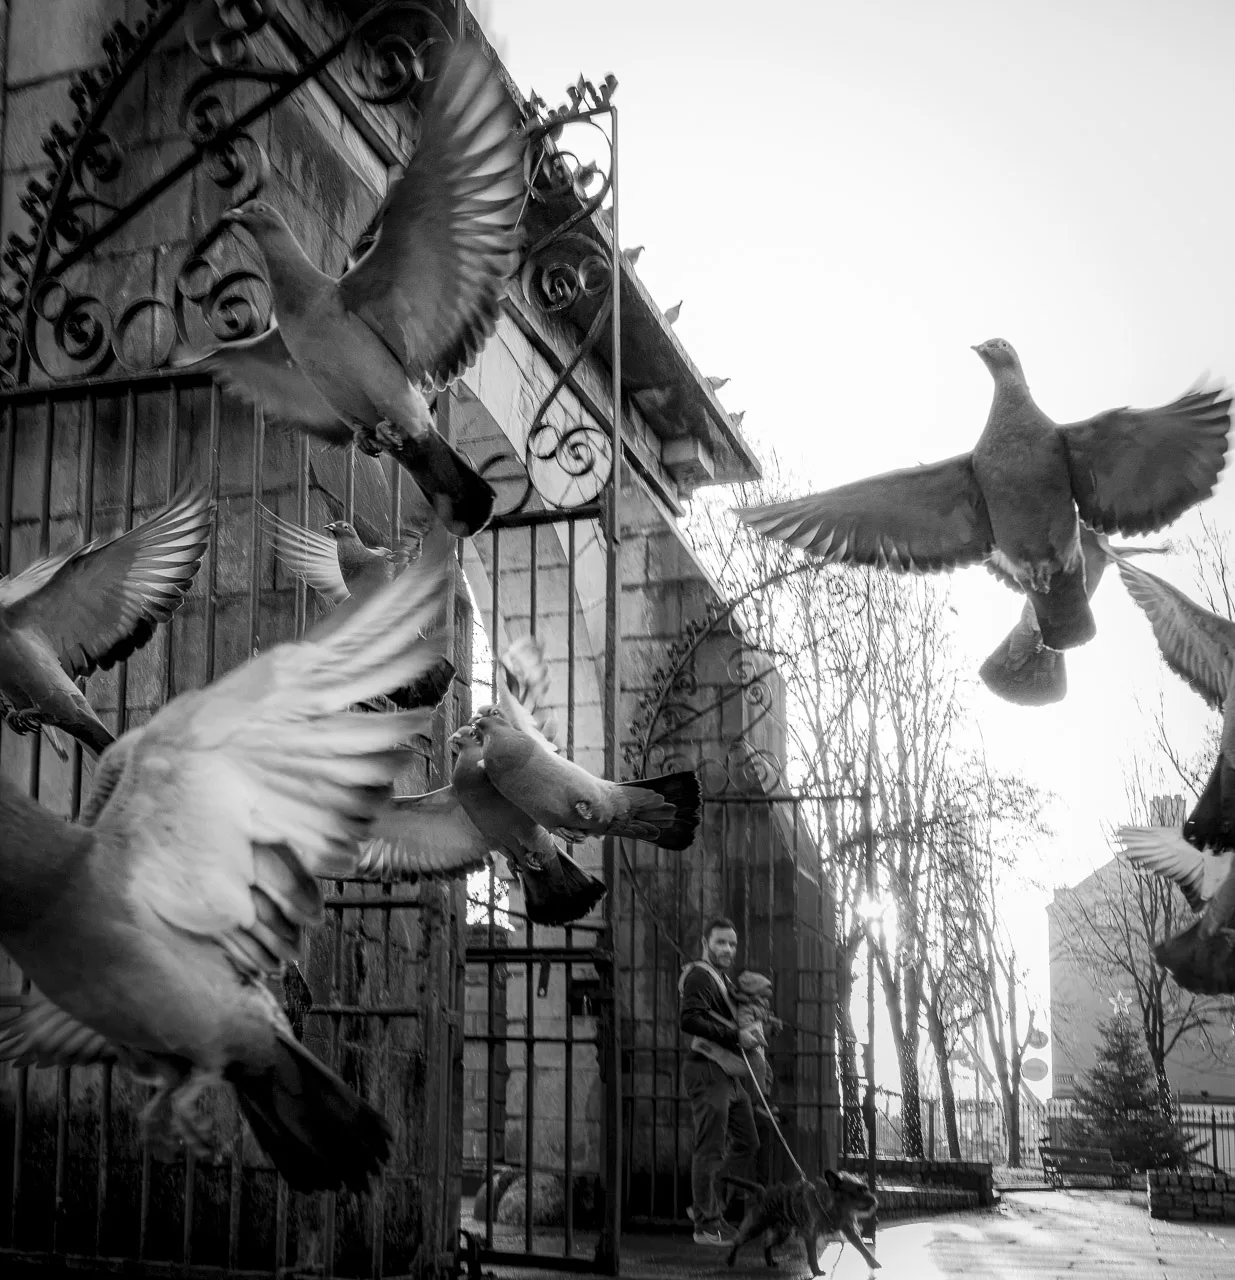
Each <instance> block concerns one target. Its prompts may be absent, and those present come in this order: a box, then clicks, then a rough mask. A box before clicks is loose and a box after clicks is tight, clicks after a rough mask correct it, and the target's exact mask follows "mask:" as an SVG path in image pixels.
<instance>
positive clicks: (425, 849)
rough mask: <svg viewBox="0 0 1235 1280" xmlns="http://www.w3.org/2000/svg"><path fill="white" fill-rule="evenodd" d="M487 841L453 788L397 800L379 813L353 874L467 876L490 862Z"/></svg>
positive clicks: (373, 876)
mask: <svg viewBox="0 0 1235 1280" xmlns="http://www.w3.org/2000/svg"><path fill="white" fill-rule="evenodd" d="M488 854H489V842H488V841H487V840H486V839H485V838H484V836H483V835H481V833H480V832H479V831H478V830H477V829H476V827H475V825H474V824H473V823H472V820H471V819H470V818H469V817H468V816H467V814H466V813H465V812H464V810H463V806H462V805H461V804H460V803H459V798H458V796H457V795H456V794H455V790H454V788H453V787H442V788H441V789H440V790H437V791H430V792H428V793H427V794H426V795H423V796H398V797H396V798H395V799H393V800H391V801H390V802H389V803H388V804H387V805H386V806H385V807H384V808H383V809H382V811H381V812H380V813H379V814H378V816H377V820H376V821H375V822H374V824H373V830H372V833H371V839H370V840H369V842H368V844H366V845H365V848H364V851H363V856H362V857H361V860H360V865H359V866H358V867H357V869H356V874H357V875H360V876H363V877H365V878H366V879H371V880H385V881H393V880H404V881H406V880H416V879H418V878H419V877H421V876H442V875H445V876H454V875H465V874H466V873H468V872H469V871H479V870H481V869H482V868H483V867H485V866H486V865H487V863H488Z"/></svg>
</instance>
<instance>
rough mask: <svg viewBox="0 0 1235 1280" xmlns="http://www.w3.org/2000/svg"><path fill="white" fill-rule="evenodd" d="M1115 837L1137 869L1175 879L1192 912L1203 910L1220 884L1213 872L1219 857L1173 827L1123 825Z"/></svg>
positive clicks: (1121, 851) (1124, 853) (1125, 856)
mask: <svg viewBox="0 0 1235 1280" xmlns="http://www.w3.org/2000/svg"><path fill="white" fill-rule="evenodd" d="M1115 837H1116V839H1117V840H1118V841H1119V843H1120V850H1119V852H1120V853H1121V854H1122V855H1123V857H1124V858H1126V859H1127V860H1128V862H1129V863H1131V864H1132V866H1133V867H1134V868H1135V869H1136V870H1137V871H1143V872H1151V873H1152V874H1154V875H1156V876H1161V877H1162V878H1163V879H1164V880H1173V881H1174V882H1175V883H1176V884H1177V885H1178V886H1179V887H1180V889H1181V890H1182V891H1183V895H1184V897H1185V898H1187V900H1188V905H1189V906H1190V907H1191V908H1192V910H1193V911H1196V912H1200V911H1203V910H1204V908H1205V904H1206V903H1207V902H1208V901H1209V899H1210V898H1211V897H1212V896H1213V893H1214V890H1215V889H1216V887H1217V883H1215V882H1214V875H1213V872H1214V871H1216V869H1217V866H1218V864H1219V862H1220V859H1218V858H1216V857H1214V856H1213V855H1212V854H1206V853H1202V852H1201V851H1200V850H1199V849H1196V848H1194V847H1193V846H1192V845H1190V844H1189V843H1188V842H1187V841H1186V840H1185V839H1184V838H1183V835H1182V834H1181V833H1180V832H1179V831H1177V830H1176V829H1175V828H1174V827H1120V828H1119V830H1118V831H1117V832H1116V833H1115ZM1227 861H1228V863H1229V858H1228V859H1227ZM1207 864H1213V867H1212V868H1210V867H1207ZM1207 872H1208V873H1209V874H1207ZM1220 879H1221V877H1218V880H1219V881H1220ZM1207 881H1209V882H1210V883H1207Z"/></svg>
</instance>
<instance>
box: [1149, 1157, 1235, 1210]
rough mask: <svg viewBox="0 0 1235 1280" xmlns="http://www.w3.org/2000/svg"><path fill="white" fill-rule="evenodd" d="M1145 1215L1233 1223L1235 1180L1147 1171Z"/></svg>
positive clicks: (1156, 1170) (1206, 1175)
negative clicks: (1146, 1206)
mask: <svg viewBox="0 0 1235 1280" xmlns="http://www.w3.org/2000/svg"><path fill="white" fill-rule="evenodd" d="M1145 1183H1146V1190H1147V1192H1148V1195H1149V1212H1150V1215H1151V1216H1152V1217H1154V1218H1171V1219H1173V1220H1175V1221H1179V1222H1193V1221H1196V1222H1235V1177H1232V1176H1229V1175H1223V1174H1201V1173H1176V1172H1175V1171H1174V1170H1173V1169H1150V1170H1149V1171H1148V1172H1147V1173H1146V1174H1145Z"/></svg>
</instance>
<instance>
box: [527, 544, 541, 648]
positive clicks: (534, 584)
mask: <svg viewBox="0 0 1235 1280" xmlns="http://www.w3.org/2000/svg"><path fill="white" fill-rule="evenodd" d="M538 551H539V547H538V545H537V539H536V526H535V525H534V524H531V525H528V528H527V565H528V569H527V611H528V624H527V629H528V633H529V634H530V635H532V636H535V634H536V613H537V606H538V604H539V601H538V600H537V595H538V594H539V586H540V583H539V573H538V570H539V566H538V565H537V563H536V556H537V552H538Z"/></svg>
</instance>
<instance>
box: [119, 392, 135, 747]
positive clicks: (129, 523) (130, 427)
mask: <svg viewBox="0 0 1235 1280" xmlns="http://www.w3.org/2000/svg"><path fill="white" fill-rule="evenodd" d="M136 473H137V392H136V391H135V390H134V389H133V388H132V387H130V388H129V390H128V392H127V393H126V395H125V397H124V528H125V531H126V532H127V531H128V530H129V529H131V528H132V527H133V500H134V497H135V494H134V489H135V486H136V480H137V475H136ZM128 727H129V662H128V659H127V658H126V659H125V660H124V661H123V662H121V663H118V664H117V666H116V737H117V738H118V737H120V735H121V734H122V733H124V731H125V730H126V729H127V728H128Z"/></svg>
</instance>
